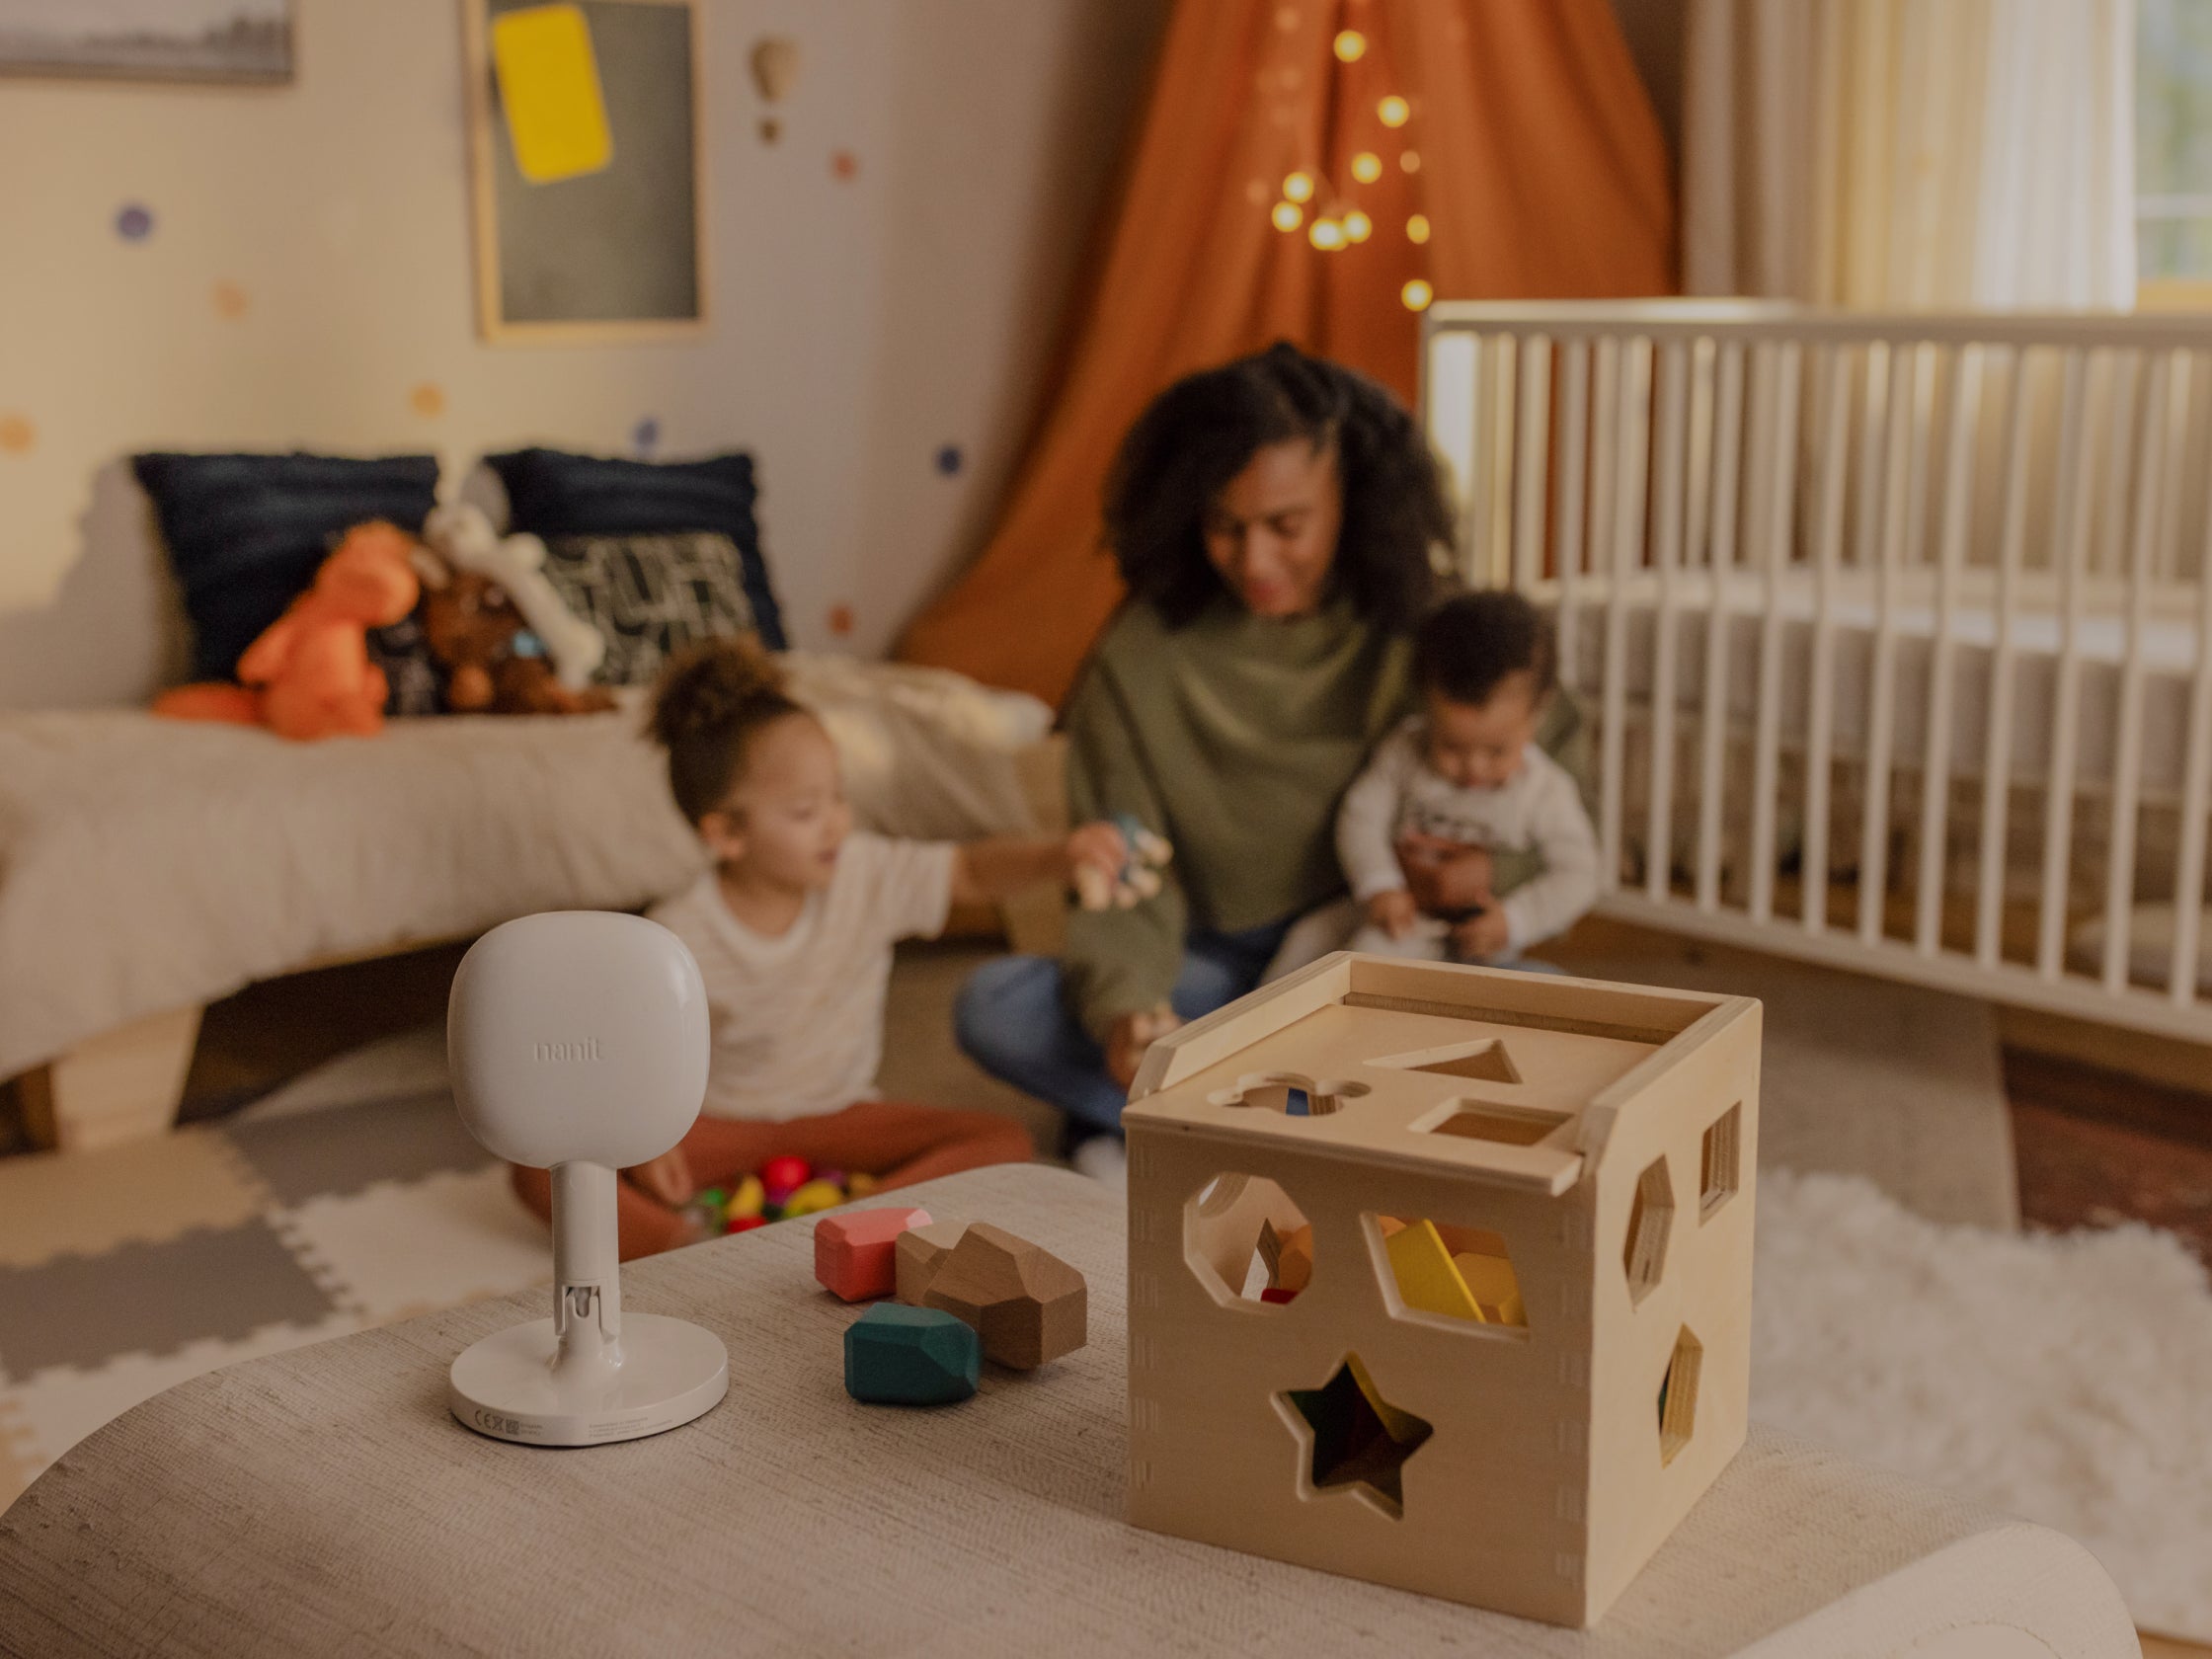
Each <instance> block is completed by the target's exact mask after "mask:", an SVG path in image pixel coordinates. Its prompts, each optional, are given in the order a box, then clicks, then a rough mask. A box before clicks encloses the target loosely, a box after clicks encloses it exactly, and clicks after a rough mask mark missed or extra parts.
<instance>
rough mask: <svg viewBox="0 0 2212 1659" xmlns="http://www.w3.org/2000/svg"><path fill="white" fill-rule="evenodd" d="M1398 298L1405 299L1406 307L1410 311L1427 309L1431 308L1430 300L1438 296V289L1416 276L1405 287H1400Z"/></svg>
mask: <svg viewBox="0 0 2212 1659" xmlns="http://www.w3.org/2000/svg"><path fill="white" fill-rule="evenodd" d="M1398 298H1400V299H1402V300H1404V301H1405V308H1406V309H1407V310H1408V311H1426V310H1427V309H1428V308H1429V301H1430V300H1432V299H1434V298H1436V289H1434V288H1432V287H1430V286H1429V285H1428V283H1426V282H1424V281H1422V280H1421V278H1420V277H1418V276H1416V277H1414V278H1413V280H1412V281H1410V282H1408V283H1406V285H1405V286H1404V287H1402V288H1400V289H1398Z"/></svg>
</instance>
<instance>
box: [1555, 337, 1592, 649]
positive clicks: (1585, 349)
mask: <svg viewBox="0 0 2212 1659" xmlns="http://www.w3.org/2000/svg"><path fill="white" fill-rule="evenodd" d="M1565 375H1566V385H1565V387H1564V389H1563V393H1562V396H1561V398H1560V411H1559V683H1560V684H1561V685H1562V686H1564V687H1566V688H1567V689H1568V690H1570V691H1571V690H1573V689H1574V688H1575V686H1576V685H1578V684H1579V683H1580V665H1581V661H1582V656H1581V651H1580V644H1581V624H1582V602H1581V597H1580V593H1579V590H1580V588H1581V585H1582V584H1581V576H1582V524H1583V506H1584V503H1585V501H1586V499H1587V498H1586V495H1585V493H1584V467H1585V466H1586V464H1587V457H1588V453H1589V450H1588V443H1589V437H1590V345H1589V342H1588V341H1584V340H1570V341H1569V342H1567V351H1566V370H1565Z"/></svg>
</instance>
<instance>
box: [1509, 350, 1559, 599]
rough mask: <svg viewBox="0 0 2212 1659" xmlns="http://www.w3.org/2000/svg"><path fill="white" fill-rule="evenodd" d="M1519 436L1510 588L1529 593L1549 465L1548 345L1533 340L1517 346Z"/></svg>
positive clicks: (1538, 557)
mask: <svg viewBox="0 0 2212 1659" xmlns="http://www.w3.org/2000/svg"><path fill="white" fill-rule="evenodd" d="M1521 352H1522V356H1523V358H1524V362H1523V365H1522V368H1523V372H1522V374H1521V431H1520V436H1519V438H1518V439H1517V440H1516V450H1515V460H1516V461H1517V462H1518V464H1519V471H1518V473H1517V476H1516V477H1515V480H1514V486H1513V586H1514V587H1515V588H1516V589H1518V590H1519V591H1520V592H1521V593H1533V592H1534V591H1535V589H1536V586H1537V583H1538V582H1539V581H1540V580H1541V578H1542V575H1543V506H1544V499H1543V498H1544V489H1543V487H1544V478H1545V474H1546V469H1547V467H1548V465H1549V463H1550V460H1551V441H1550V439H1551V342H1550V340H1549V339H1548V338H1546V337H1545V336H1543V335H1541V334H1532V335H1531V336H1529V338H1528V339H1527V340H1524V341H1523V342H1522V343H1521Z"/></svg>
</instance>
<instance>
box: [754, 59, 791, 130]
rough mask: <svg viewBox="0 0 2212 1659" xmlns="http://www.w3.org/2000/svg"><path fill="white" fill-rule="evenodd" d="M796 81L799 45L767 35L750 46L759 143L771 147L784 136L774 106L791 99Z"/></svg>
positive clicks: (781, 124)
mask: <svg viewBox="0 0 2212 1659" xmlns="http://www.w3.org/2000/svg"><path fill="white" fill-rule="evenodd" d="M798 80H799V42H798V41H796V40H792V39H791V38H790V37H789V36H787V35H766V36H763V37H761V38H760V39H759V40H755V41H754V42H753V44H752V84H753V86H754V87H755V88H757V89H758V91H759V93H760V107H761V109H762V111H763V112H764V114H762V116H761V117H760V142H761V143H763V144H772V143H774V142H775V141H776V140H777V139H778V138H779V137H781V136H782V135H783V122H782V120H781V119H780V118H778V117H777V115H776V106H777V105H779V104H781V103H782V102H783V101H784V99H785V98H786V97H788V96H789V95H790V92H791V89H792V87H794V86H795V85H797V84H798Z"/></svg>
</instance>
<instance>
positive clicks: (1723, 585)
mask: <svg viewBox="0 0 2212 1659" xmlns="http://www.w3.org/2000/svg"><path fill="white" fill-rule="evenodd" d="M1718 374H1719V377H1720V392H1719V410H1718V413H1717V415H1716V416H1715V420H1714V424H1715V426H1716V428H1717V429H1718V430H1717V431H1716V433H1715V435H1714V437H1713V481H1712V556H1711V557H1710V558H1709V559H1708V560H1707V561H1706V563H1705V578H1706V581H1705V589H1706V593H1705V597H1706V604H1705V712H1704V718H1703V720H1702V722H1701V724H1700V727H1699V734H1698V736H1699V744H1700V747H1701V749H1702V751H1703V752H1702V753H1701V754H1700V755H1699V765H1698V781H1699V797H1698V909H1700V910H1714V909H1719V908H1720V824H1721V801H1722V796H1721V790H1722V775H1721V763H1722V761H1723V760H1724V759H1725V758H1726V754H1727V738H1728V575H1729V572H1730V570H1731V569H1732V568H1733V567H1734V565H1735V562H1736V487H1737V471H1738V466H1739V463H1740V462H1741V460H1742V449H1741V445H1742V442H1743V413H1744V349H1743V348H1742V347H1741V346H1739V345H1737V344H1735V343H1734V342H1732V341H1731V342H1730V343H1729V344H1728V345H1726V346H1723V347H1722V348H1721V349H1720V361H1719V366H1718Z"/></svg>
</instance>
